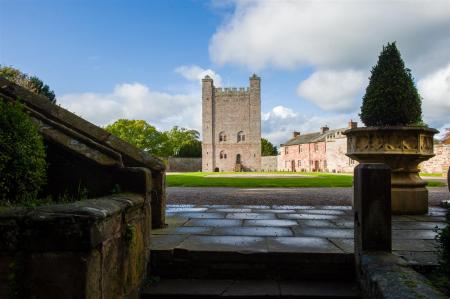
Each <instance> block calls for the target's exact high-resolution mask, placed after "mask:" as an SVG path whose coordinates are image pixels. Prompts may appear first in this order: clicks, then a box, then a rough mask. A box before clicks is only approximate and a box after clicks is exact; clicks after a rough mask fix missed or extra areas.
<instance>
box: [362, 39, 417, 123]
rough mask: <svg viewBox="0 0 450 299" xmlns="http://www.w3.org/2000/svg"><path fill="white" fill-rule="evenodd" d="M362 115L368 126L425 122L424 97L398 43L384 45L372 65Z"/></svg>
mask: <svg viewBox="0 0 450 299" xmlns="http://www.w3.org/2000/svg"><path fill="white" fill-rule="evenodd" d="M360 117H361V120H362V121H363V122H364V124H365V125H366V126H396V125H398V126H405V125H421V124H422V108H421V98H420V95H419V93H418V92H417V88H416V86H415V84H414V80H413V77H412V75H411V71H410V70H409V69H408V68H406V67H405V64H404V62H403V60H402V58H401V56H400V52H399V51H398V49H397V46H396V45H395V42H393V43H388V44H387V45H386V46H383V50H382V52H381V54H380V56H379V57H378V62H377V64H376V65H375V66H374V67H373V68H372V74H371V77H370V81H369V85H368V86H367V88H366V93H365V95H364V97H363V103H362V106H361V114H360Z"/></svg>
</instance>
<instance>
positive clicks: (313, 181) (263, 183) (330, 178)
mask: <svg viewBox="0 0 450 299" xmlns="http://www.w3.org/2000/svg"><path fill="white" fill-rule="evenodd" d="M210 174H218V173H203V172H188V173H176V174H169V175H168V176H167V184H168V186H169V187H241V188H268V187H280V188H282V187H283V188H288V187H297V188H299V187H300V188H301V187H351V186H352V183H353V177H352V176H351V175H347V174H330V173H298V174H301V175H304V174H306V175H309V176H311V177H308V178H293V177H288V176H286V178H268V177H257V178H246V177H242V178H239V177H232V178H224V177H207V175H210ZM221 174H222V173H221ZM226 174H236V175H239V174H243V173H226ZM247 174H248V173H247ZM266 174H267V172H266ZM276 174H280V173H276ZM244 175H245V173H244ZM428 186H429V187H441V186H445V184H443V183H441V182H433V181H432V182H429V183H428Z"/></svg>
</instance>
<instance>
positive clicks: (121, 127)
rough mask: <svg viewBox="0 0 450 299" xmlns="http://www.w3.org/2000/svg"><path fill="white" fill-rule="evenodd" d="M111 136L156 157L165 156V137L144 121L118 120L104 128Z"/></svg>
mask: <svg viewBox="0 0 450 299" xmlns="http://www.w3.org/2000/svg"><path fill="white" fill-rule="evenodd" d="M105 129H106V130H107V131H108V132H110V133H111V134H114V135H116V136H117V137H119V138H121V139H123V140H125V141H127V142H129V143H131V144H133V145H135V146H136V147H138V148H140V149H143V150H145V151H147V152H148V153H150V154H152V155H154V156H158V157H165V156H166V154H167V153H166V152H167V149H166V146H167V141H168V139H167V136H166V134H164V133H161V132H159V131H158V130H157V129H156V128H155V127H154V126H152V125H150V124H148V123H147V122H146V121H144V120H128V119H119V120H117V121H116V122H114V123H113V124H111V125H108V126H107V127H106V128H105Z"/></svg>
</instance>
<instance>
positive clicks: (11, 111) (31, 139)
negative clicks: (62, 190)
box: [0, 99, 46, 204]
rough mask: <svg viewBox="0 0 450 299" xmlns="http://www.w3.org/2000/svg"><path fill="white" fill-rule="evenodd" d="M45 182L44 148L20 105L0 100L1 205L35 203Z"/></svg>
mask: <svg viewBox="0 0 450 299" xmlns="http://www.w3.org/2000/svg"><path fill="white" fill-rule="evenodd" d="M45 181H46V162H45V148H44V143H43V141H42V137H41V135H39V133H38V130H37V128H36V125H35V124H34V123H33V122H32V121H31V119H30V118H29V117H28V115H27V114H26V113H25V112H24V111H23V110H22V106H20V105H19V104H14V103H9V102H5V101H4V100H2V99H0V203H7V204H10V203H20V202H26V201H29V200H35V199H36V196H37V193H38V191H39V189H40V187H41V186H42V185H43V184H44V183H45Z"/></svg>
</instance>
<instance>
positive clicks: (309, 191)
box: [167, 187, 450, 206]
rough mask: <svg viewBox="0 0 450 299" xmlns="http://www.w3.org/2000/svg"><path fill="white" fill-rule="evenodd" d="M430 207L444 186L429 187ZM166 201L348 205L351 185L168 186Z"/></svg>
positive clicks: (448, 196) (441, 196) (444, 195)
mask: <svg viewBox="0 0 450 299" xmlns="http://www.w3.org/2000/svg"><path fill="white" fill-rule="evenodd" d="M428 190H429V204H430V206H438V205H439V203H440V202H441V200H444V199H447V200H448V199H450V193H449V192H448V189H447V187H434V188H428ZM167 192H168V203H169V204H230V205H254V204H267V205H272V204H275V205H276V204H283V205H351V202H352V194H353V188H211V187H206V188H205V187H169V188H167Z"/></svg>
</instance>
